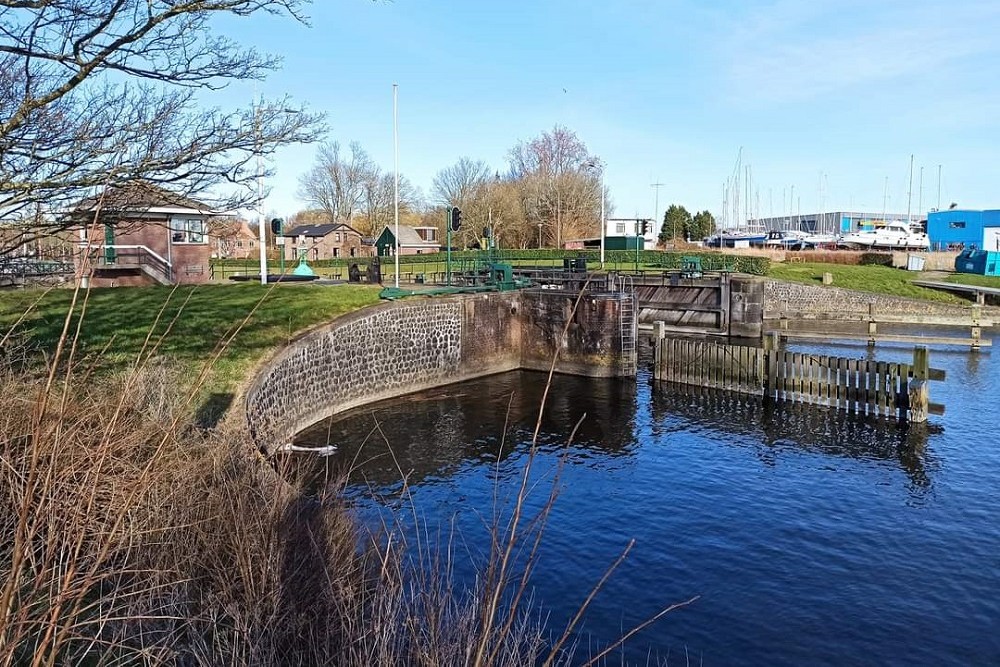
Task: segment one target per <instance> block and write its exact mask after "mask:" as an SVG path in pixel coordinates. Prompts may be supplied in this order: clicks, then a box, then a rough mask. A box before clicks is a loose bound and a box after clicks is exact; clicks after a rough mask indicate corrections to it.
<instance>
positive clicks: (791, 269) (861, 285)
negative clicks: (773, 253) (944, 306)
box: [768, 263, 968, 303]
mask: <svg viewBox="0 0 1000 667" xmlns="http://www.w3.org/2000/svg"><path fill="white" fill-rule="evenodd" d="M824 273H831V274H833V286H834V287H843V288H845V289H854V290H862V291H865V292H876V293H878V294H889V295H892V296H901V297H907V298H911V299H926V300H928V301H941V302H945V303H968V300H965V299H962V298H961V297H958V296H955V295H952V294H948V293H947V292H941V291H938V290H932V289H928V288H926V287H917V286H915V285H912V284H910V281H911V280H914V279H917V278H919V277H920V276H921V274H919V273H914V272H913V271H904V270H902V269H894V268H891V267H886V266H849V265H844V264H808V263H807V264H778V263H773V264H771V268H770V270H769V271H768V275H769V276H770V277H772V278H777V279H779V280H787V281H790V282H796V283H806V284H809V285H821V284H822V277H823V274H824Z"/></svg>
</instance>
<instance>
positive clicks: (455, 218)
mask: <svg viewBox="0 0 1000 667" xmlns="http://www.w3.org/2000/svg"><path fill="white" fill-rule="evenodd" d="M461 228H462V209H460V208H459V207H457V206H452V207H451V231H453V232H457V231H458V230H459V229H461Z"/></svg>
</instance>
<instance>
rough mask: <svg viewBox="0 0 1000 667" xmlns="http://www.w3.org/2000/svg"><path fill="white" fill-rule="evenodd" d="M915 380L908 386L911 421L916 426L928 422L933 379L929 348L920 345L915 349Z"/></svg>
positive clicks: (910, 381)
mask: <svg viewBox="0 0 1000 667" xmlns="http://www.w3.org/2000/svg"><path fill="white" fill-rule="evenodd" d="M912 372H913V378H912V379H911V380H909V382H908V383H907V385H906V393H907V395H908V397H909V405H910V414H909V420H910V421H911V422H913V423H915V424H919V423H922V422H926V421H927V413H928V411H929V408H930V402H931V400H930V399H931V397H930V391H929V386H928V384H929V381H930V377H931V366H930V355H929V354H928V352H927V347H926V346H923V345H920V346H917V347H915V348H913V371H912Z"/></svg>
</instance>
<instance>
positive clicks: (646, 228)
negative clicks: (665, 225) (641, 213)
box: [642, 220, 653, 236]
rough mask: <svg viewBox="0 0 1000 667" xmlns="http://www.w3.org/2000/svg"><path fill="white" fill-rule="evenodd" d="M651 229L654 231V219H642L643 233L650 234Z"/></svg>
mask: <svg viewBox="0 0 1000 667" xmlns="http://www.w3.org/2000/svg"><path fill="white" fill-rule="evenodd" d="M651 231H653V221H652V220H643V221H642V235H643V236H645V235H646V234H649V233H650V232H651Z"/></svg>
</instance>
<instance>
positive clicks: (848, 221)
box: [750, 211, 919, 234]
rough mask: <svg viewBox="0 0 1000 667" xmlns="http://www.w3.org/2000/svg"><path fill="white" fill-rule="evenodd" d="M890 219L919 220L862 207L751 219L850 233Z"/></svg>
mask: <svg viewBox="0 0 1000 667" xmlns="http://www.w3.org/2000/svg"><path fill="white" fill-rule="evenodd" d="M890 222H919V219H918V217H917V216H916V215H907V214H906V213H864V212H860V211H832V212H830V213H801V214H798V215H781V216H775V217H771V218H759V219H756V220H751V221H750V224H751V226H752V227H753V228H755V229H767V230H795V231H800V232H809V233H811V234H812V233H823V234H850V233H851V232H856V231H858V230H861V229H875V228H876V227H882V226H884V225H886V224H887V223H890Z"/></svg>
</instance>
